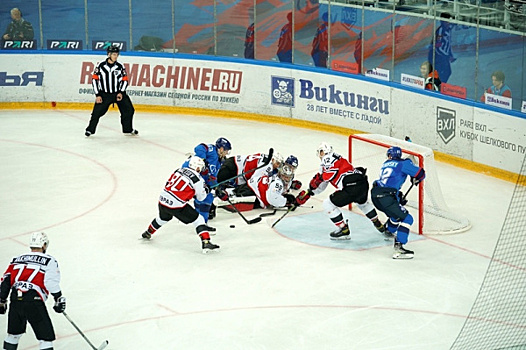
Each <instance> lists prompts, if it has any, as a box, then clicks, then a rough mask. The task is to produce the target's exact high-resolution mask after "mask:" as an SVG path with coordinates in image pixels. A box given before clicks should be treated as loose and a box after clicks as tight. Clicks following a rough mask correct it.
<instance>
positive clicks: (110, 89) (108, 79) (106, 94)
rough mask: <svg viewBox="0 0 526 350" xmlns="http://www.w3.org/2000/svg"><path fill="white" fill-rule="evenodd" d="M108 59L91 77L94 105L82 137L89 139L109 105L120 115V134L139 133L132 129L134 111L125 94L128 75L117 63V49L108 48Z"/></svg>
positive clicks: (114, 47) (113, 47)
mask: <svg viewBox="0 0 526 350" xmlns="http://www.w3.org/2000/svg"><path fill="white" fill-rule="evenodd" d="M107 52H108V58H106V60H105V61H103V62H101V63H100V64H99V65H98V66H97V68H95V71H94V72H93V76H92V84H93V89H94V91H95V96H96V99H95V105H94V106H93V111H92V112H91V119H90V121H89V125H88V127H87V128H86V132H85V133H84V135H86V137H89V136H91V135H93V134H95V130H96V129H97V124H98V123H99V119H100V118H101V117H102V116H103V115H104V114H106V112H107V111H108V108H110V105H111V104H114V103H117V107H119V112H120V113H121V125H122V132H123V133H124V134H126V135H132V136H133V135H137V134H139V132H138V131H137V130H135V129H134V128H133V124H132V121H133V114H134V113H135V109H134V108H133V104H132V102H131V100H130V97H129V96H128V95H127V94H126V88H127V87H128V75H127V74H126V69H125V68H124V66H123V65H122V64H120V63H119V62H117V58H118V57H119V52H120V50H119V47H117V46H116V45H112V46H110V47H109V48H108V50H107Z"/></svg>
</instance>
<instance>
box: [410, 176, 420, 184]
mask: <svg viewBox="0 0 526 350" xmlns="http://www.w3.org/2000/svg"><path fill="white" fill-rule="evenodd" d="M411 183H412V184H413V185H415V186H418V184H419V183H420V180H418V179H417V178H416V177H412V178H411Z"/></svg>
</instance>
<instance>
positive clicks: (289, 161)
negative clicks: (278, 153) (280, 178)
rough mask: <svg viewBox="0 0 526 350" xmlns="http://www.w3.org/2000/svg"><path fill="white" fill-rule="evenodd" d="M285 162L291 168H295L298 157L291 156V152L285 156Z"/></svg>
mask: <svg viewBox="0 0 526 350" xmlns="http://www.w3.org/2000/svg"><path fill="white" fill-rule="evenodd" d="M285 164H289V165H290V166H291V167H292V168H293V169H296V168H297V167H298V164H299V163H298V158H296V157H295V156H293V155H292V154H291V155H290V156H288V157H287V159H286V160H285Z"/></svg>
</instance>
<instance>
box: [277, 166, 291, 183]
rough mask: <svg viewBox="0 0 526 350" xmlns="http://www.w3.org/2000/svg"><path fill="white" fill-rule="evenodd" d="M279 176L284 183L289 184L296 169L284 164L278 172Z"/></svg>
mask: <svg viewBox="0 0 526 350" xmlns="http://www.w3.org/2000/svg"><path fill="white" fill-rule="evenodd" d="M278 176H279V178H280V179H281V180H283V182H285V183H289V182H290V180H292V178H293V177H294V169H293V168H292V167H291V166H290V165H288V164H283V165H282V166H281V167H280V168H279V170H278Z"/></svg>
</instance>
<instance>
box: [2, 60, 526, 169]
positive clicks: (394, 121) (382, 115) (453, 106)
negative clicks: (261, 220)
mask: <svg viewBox="0 0 526 350" xmlns="http://www.w3.org/2000/svg"><path fill="white" fill-rule="evenodd" d="M105 57H106V56H105V55H104V54H100V55H77V54H69V53H68V54H37V55H35V54H31V55H27V54H1V55H0V102H43V101H44V102H52V101H58V102H76V103H87V104H92V103H93V101H94V99H95V97H94V95H93V89H92V86H91V74H92V72H93V69H94V67H95V65H96V64H97V63H98V62H99V61H101V60H103V59H105ZM175 57H177V56H175ZM119 61H120V62H121V63H123V64H124V65H125V66H126V68H127V71H128V74H129V83H130V85H129V88H128V90H127V92H128V94H129V95H130V97H131V99H132V101H133V103H134V104H145V105H160V106H178V107H193V108H204V109H210V110H225V111H234V112H248V113H254V114H264V115H270V116H277V117H286V118H292V119H299V120H305V121H308V122H309V121H310V122H317V123H323V124H327V125H334V126H339V127H345V128H349V129H353V130H357V131H360V132H368V133H379V134H384V135H389V136H393V137H397V138H401V139H403V138H404V136H406V135H407V136H410V137H411V139H412V140H413V141H414V142H415V143H418V144H421V145H425V146H427V147H430V148H433V149H434V150H436V151H440V152H442V153H446V154H451V155H454V156H457V157H460V158H463V159H466V160H470V161H474V162H478V163H481V164H486V165H490V166H493V167H497V168H501V169H504V170H507V171H511V172H515V173H518V172H519V171H520V164H521V162H522V159H523V157H524V154H525V151H526V149H525V148H526V119H523V118H519V117H516V116H510V115H507V114H506V113H498V112H495V111H489V110H485V109H482V108H476V107H474V106H473V105H471V104H468V103H458V102H456V101H455V100H454V99H441V98H436V97H433V96H428V95H427V94H421V93H418V92H411V91H408V90H403V89H397V88H395V87H393V86H388V85H384V84H382V83H380V82H374V81H364V80H361V79H354V78H353V77H352V76H341V75H333V74H329V72H328V73H325V74H322V73H318V72H311V71H305V70H301V69H300V68H301V67H298V70H295V69H291V68H290V67H287V68H282V67H277V66H264V65H261V66H260V65H253V64H242V63H237V62H224V61H218V60H206V59H196V58H195V57H194V58H193V59H188V58H187V59H182V58H163V57H155V58H154V57H145V56H140V57H139V56H131V55H130V56H128V54H126V55H124V54H123V55H121V56H120V57H119ZM377 71H378V70H377ZM378 72H380V73H381V71H378ZM387 73H388V71H387ZM382 74H383V73H382ZM375 77H376V78H378V77H377V76H375ZM437 96H440V95H437ZM500 97H502V96H500ZM525 102H526V101H525ZM524 105H525V103H523V109H524V108H525V107H524Z"/></svg>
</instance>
